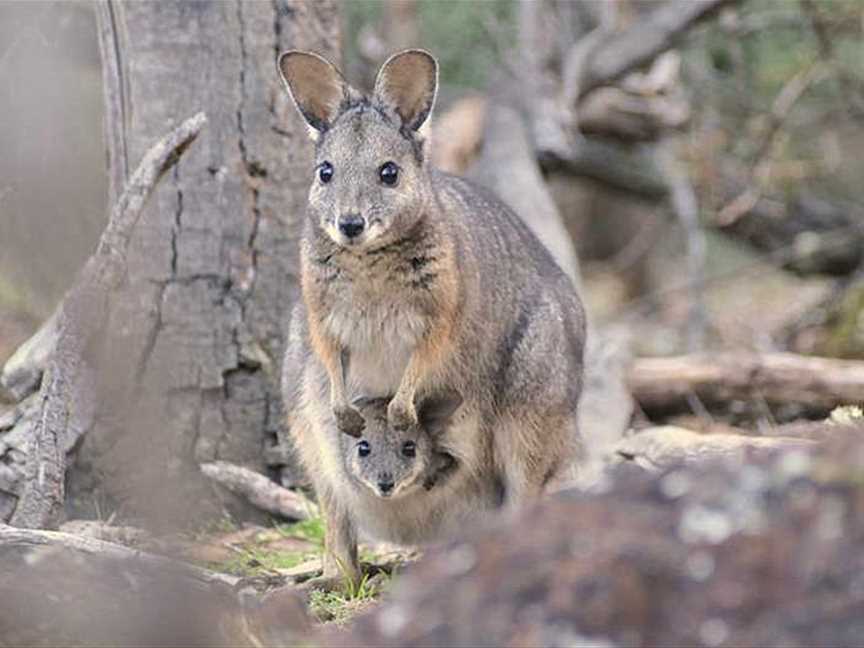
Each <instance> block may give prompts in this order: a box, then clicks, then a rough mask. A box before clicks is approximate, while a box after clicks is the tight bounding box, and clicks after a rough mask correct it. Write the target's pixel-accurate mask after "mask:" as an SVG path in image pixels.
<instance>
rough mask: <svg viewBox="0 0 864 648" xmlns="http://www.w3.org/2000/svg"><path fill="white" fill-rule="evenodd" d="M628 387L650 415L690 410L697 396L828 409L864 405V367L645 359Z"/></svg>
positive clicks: (820, 361) (780, 356) (772, 360)
mask: <svg viewBox="0 0 864 648" xmlns="http://www.w3.org/2000/svg"><path fill="white" fill-rule="evenodd" d="M627 384H628V386H629V387H630V390H631V392H632V393H633V396H634V398H635V399H636V400H637V401H638V402H639V404H640V405H641V406H642V407H643V408H644V409H646V410H647V411H662V412H669V411H686V410H687V409H688V405H687V397H688V396H689V395H692V394H695V395H696V396H697V397H698V398H699V399H700V400H702V401H703V402H705V403H706V404H709V403H710V404H717V403H725V402H728V401H731V400H744V401H751V400H753V399H756V398H760V399H764V400H765V401H766V402H768V403H771V404H782V403H795V404H798V405H802V406H804V407H807V408H810V409H813V410H828V409H831V408H833V407H837V406H839V405H848V404H857V403H862V402H864V362H858V361H852V360H835V359H833V358H818V357H808V356H800V355H795V354H792V353H761V354H760V353H734V352H728V353H716V354H698V355H686V356H675V357H668V358H640V359H638V360H636V361H634V362H633V364H632V366H631V367H630V369H629V372H628V375H627Z"/></svg>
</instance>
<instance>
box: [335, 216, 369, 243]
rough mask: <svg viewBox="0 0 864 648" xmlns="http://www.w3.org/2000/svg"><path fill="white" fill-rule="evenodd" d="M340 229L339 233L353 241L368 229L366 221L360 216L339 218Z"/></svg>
mask: <svg viewBox="0 0 864 648" xmlns="http://www.w3.org/2000/svg"><path fill="white" fill-rule="evenodd" d="M338 227H339V232H340V233H341V234H342V235H343V236H345V238H346V239H348V240H349V241H351V240H353V239H356V238H357V237H358V236H360V234H362V233H363V230H364V229H366V220H365V219H364V218H363V217H362V216H361V215H360V214H346V215H344V216H340V217H339V222H338Z"/></svg>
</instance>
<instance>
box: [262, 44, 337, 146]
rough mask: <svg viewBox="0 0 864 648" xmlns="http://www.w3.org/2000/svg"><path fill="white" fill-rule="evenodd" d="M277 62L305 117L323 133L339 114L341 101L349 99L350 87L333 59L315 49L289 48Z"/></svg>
mask: <svg viewBox="0 0 864 648" xmlns="http://www.w3.org/2000/svg"><path fill="white" fill-rule="evenodd" d="M277 64H278V67H279V74H280V76H281V77H282V82H283V83H284V84H285V88H286V89H287V90H288V94H290V95H291V98H292V99H293V100H294V105H295V106H297V110H299V111H300V114H301V115H302V116H303V119H305V120H306V123H307V124H309V126H311V127H312V128H314V129H315V131H317V132H318V133H323V132H324V131H325V130H327V128H329V126H330V124H331V123H333V120H334V119H335V118H336V117H337V116H338V114H339V107H340V106H341V104H342V102H343V101H346V100H348V99H350V97H351V94H352V89H351V86H349V85H348V82H347V81H345V78H344V77H343V76H342V73H341V72H339V70H337V69H336V67H335V66H334V65H333V64H332V63H330V61H328V60H327V59H325V58H323V57H321V56H318V55H317V54H313V53H312V52H301V51H299V50H289V51H287V52H284V53H283V54H282V55H281V56H280V57H279V60H278V61H277ZM314 135H315V133H313V136H314Z"/></svg>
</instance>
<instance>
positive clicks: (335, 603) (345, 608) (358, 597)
mask: <svg viewBox="0 0 864 648" xmlns="http://www.w3.org/2000/svg"><path fill="white" fill-rule="evenodd" d="M389 585H390V577H389V576H388V575H386V574H384V573H383V572H379V573H378V574H376V575H375V576H374V577H370V575H369V574H364V576H363V578H362V580H361V581H360V582H359V583H358V584H357V585H356V586H354V587H351V588H350V589H348V590H346V591H342V592H325V591H321V590H315V591H313V592H312V593H311V595H310V596H309V611H310V612H311V613H312V615H313V616H315V617H316V618H317V619H318V620H319V621H322V622H325V623H334V624H336V625H344V624H345V623H347V622H348V621H350V620H351V619H352V618H354V617H355V616H356V615H357V614H358V613H360V612H361V611H363V610H365V609H366V608H367V607H368V606H370V605H372V604H373V603H374V602H375V600H376V599H377V598H378V596H379V595H380V594H381V592H382V590H384V589H386V588H388V587H389Z"/></svg>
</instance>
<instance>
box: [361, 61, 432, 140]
mask: <svg viewBox="0 0 864 648" xmlns="http://www.w3.org/2000/svg"><path fill="white" fill-rule="evenodd" d="M437 92H438V61H436V60H435V57H434V56H432V55H431V54H430V53H429V52H425V51H423V50H419V49H410V50H405V51H404V52H399V53H398V54H394V55H393V56H391V57H390V58H389V59H387V61H385V63H384V65H382V66H381V69H380V70H379V71H378V78H376V79H375V92H374V96H375V99H376V100H377V101H378V102H379V103H381V104H383V105H384V106H386V107H387V108H390V109H391V110H393V111H395V112H396V114H397V115H399V117H400V118H401V119H402V124H403V125H404V126H405V127H406V128H408V129H410V130H418V129H419V128H420V127H421V126H423V124H424V123H425V122H426V120H427V119H428V118H429V115H430V114H431V113H432V106H433V105H434V104H435V94H436V93H437Z"/></svg>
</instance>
